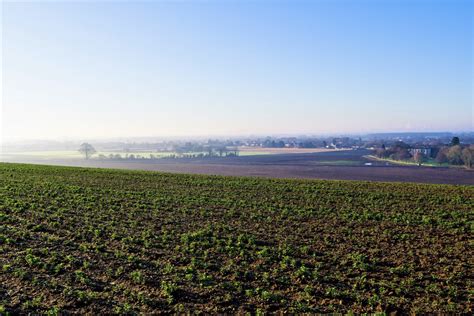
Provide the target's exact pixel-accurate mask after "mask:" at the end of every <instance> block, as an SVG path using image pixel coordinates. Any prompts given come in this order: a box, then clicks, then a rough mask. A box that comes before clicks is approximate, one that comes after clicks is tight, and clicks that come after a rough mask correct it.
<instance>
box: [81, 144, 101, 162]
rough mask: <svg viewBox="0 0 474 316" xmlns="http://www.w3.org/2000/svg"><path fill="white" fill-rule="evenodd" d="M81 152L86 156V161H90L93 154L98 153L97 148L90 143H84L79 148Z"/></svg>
mask: <svg viewBox="0 0 474 316" xmlns="http://www.w3.org/2000/svg"><path fill="white" fill-rule="evenodd" d="M79 152H80V153H81V154H83V155H84V157H85V158H86V159H89V158H90V157H91V156H92V155H93V154H95V153H96V152H97V151H96V150H95V148H94V147H93V146H92V145H91V144H89V143H83V144H82V145H81V146H80V147H79Z"/></svg>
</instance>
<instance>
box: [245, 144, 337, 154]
mask: <svg viewBox="0 0 474 316" xmlns="http://www.w3.org/2000/svg"><path fill="white" fill-rule="evenodd" d="M238 148H239V151H240V152H244V153H245V152H252V153H258V152H262V153H272V154H303V153H322V152H333V151H338V150H337V149H326V148H262V147H248V146H240V147H238Z"/></svg>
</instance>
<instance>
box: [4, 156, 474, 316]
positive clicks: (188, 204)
mask: <svg viewBox="0 0 474 316" xmlns="http://www.w3.org/2000/svg"><path fill="white" fill-rule="evenodd" d="M473 210H474V187H472V186H452V185H429V184H410V183H404V184H402V183H374V182H363V181H360V182H358V181H324V180H282V179H261V178H239V177H223V176H202V175H184V174H164V173H156V172H145V171H124V170H122V171H117V170H106V169H87V168H73V167H52V166H34V165H20V164H6V163H2V164H0V218H1V222H2V227H1V231H0V242H1V248H0V251H1V255H0V264H1V265H2V270H1V271H2V272H1V273H0V300H1V301H0V313H2V314H3V313H5V312H11V313H14V314H17V313H44V312H52V313H61V312H77V313H81V314H83V313H93V314H102V313H106V314H110V313H114V312H115V313H134V312H142V313H151V312H153V311H157V310H160V311H163V312H182V311H204V312H209V313H217V312H221V313H234V312H254V313H256V312H259V311H268V312H275V311H282V312H283V311H287V312H293V313H298V312H311V313H317V312H322V313H326V312H349V311H353V312H355V313H363V312H381V311H385V312H393V311H398V312H400V313H403V314H408V313H416V312H424V313H429V312H450V313H466V314H469V313H472V306H473V293H472V289H473V283H472V282H473V280H472V278H470V277H469V276H470V275H471V273H472V272H471V271H470V269H469V267H470V261H471V260H472V258H473V257H474V252H473V249H472V247H470V245H469V241H470V240H472V239H473V237H474V236H473V227H474V223H473V215H474V214H473Z"/></svg>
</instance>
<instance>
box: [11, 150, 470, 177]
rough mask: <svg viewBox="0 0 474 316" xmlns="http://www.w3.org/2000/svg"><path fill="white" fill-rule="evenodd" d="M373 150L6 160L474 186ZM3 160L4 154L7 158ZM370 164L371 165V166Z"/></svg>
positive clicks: (458, 173)
mask: <svg viewBox="0 0 474 316" xmlns="http://www.w3.org/2000/svg"><path fill="white" fill-rule="evenodd" d="M370 153H371V152H370V151H369V150H337V151H328V152H317V153H286V154H277V153H274V154H259V155H241V156H239V157H207V158H181V159H170V158H162V159H155V160H150V159H135V160H100V159H89V160H84V159H66V158H61V156H59V155H58V156H57V157H55V158H53V157H51V158H48V159H47V160H44V159H39V158H34V157H28V158H27V159H25V158H26V157H23V158H24V159H21V158H20V157H15V159H6V161H7V162H23V163H39V164H49V165H63V166H78V167H95V168H97V167H98V168H112V169H135V170H149V171H165V172H176V173H193V174H211V175H225V176H258V177H267V178H268V177H269V178H304V179H334V180H362V181H382V182H392V181H395V182H421V183H437V184H469V185H474V170H466V169H464V168H446V167H440V168H432V167H418V166H400V165H392V164H391V163H389V162H386V161H374V160H371V159H369V158H367V155H369V154H370ZM4 158H5V157H4ZM366 163H370V164H371V165H370V166H367V165H366Z"/></svg>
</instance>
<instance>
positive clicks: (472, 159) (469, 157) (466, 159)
mask: <svg viewBox="0 0 474 316" xmlns="http://www.w3.org/2000/svg"><path fill="white" fill-rule="evenodd" d="M461 159H462V161H463V163H464V165H465V166H466V167H467V168H469V169H471V168H472V166H473V164H474V145H471V146H469V147H466V148H464V149H463V150H462V152H461Z"/></svg>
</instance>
